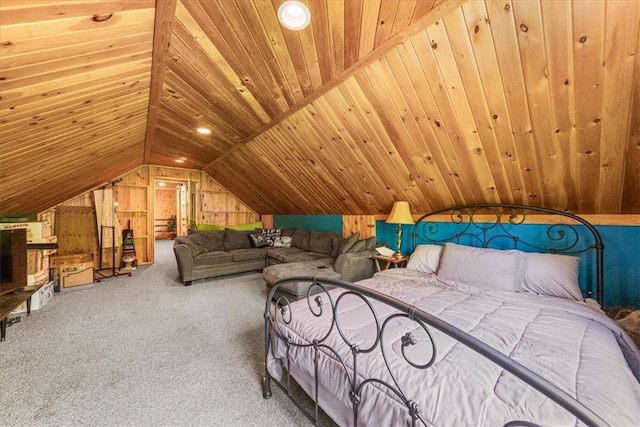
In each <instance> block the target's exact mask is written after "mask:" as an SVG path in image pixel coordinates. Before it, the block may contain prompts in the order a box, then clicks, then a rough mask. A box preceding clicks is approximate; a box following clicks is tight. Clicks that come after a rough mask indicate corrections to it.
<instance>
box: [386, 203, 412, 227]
mask: <svg viewBox="0 0 640 427" xmlns="http://www.w3.org/2000/svg"><path fill="white" fill-rule="evenodd" d="M387 222H388V223H391V224H414V223H415V221H414V220H413V217H412V216H411V209H409V202H394V203H393V208H392V209H391V213H390V214H389V218H387Z"/></svg>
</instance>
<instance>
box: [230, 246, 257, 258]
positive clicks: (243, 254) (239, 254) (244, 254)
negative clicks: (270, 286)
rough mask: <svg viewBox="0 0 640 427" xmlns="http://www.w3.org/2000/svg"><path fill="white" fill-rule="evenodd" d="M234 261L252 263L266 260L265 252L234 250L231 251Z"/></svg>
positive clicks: (252, 249)
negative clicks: (257, 260)
mask: <svg viewBox="0 0 640 427" xmlns="http://www.w3.org/2000/svg"><path fill="white" fill-rule="evenodd" d="M229 252H230V253H231V257H232V260H233V261H250V260H253V259H264V257H265V250H264V249H258V248H251V249H232V250H230V251H229Z"/></svg>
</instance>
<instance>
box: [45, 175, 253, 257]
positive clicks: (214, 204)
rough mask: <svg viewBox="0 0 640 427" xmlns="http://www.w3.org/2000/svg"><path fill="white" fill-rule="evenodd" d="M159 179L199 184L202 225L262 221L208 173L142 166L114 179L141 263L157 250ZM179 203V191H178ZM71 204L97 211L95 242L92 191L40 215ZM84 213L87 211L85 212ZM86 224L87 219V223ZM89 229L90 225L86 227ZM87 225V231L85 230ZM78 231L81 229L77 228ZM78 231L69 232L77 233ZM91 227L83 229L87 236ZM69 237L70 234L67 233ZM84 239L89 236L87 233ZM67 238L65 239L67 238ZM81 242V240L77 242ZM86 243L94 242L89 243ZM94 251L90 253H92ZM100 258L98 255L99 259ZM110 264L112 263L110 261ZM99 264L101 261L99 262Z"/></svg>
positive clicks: (122, 220) (123, 222)
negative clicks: (157, 186) (155, 212)
mask: <svg viewBox="0 0 640 427" xmlns="http://www.w3.org/2000/svg"><path fill="white" fill-rule="evenodd" d="M156 180H165V181H172V180H173V181H180V182H189V181H191V182H192V183H193V184H194V185H195V187H196V195H197V197H196V200H197V203H196V209H195V210H196V217H197V218H198V219H197V222H198V223H201V224H205V223H206V224H217V225H238V224H244V223H249V222H255V221H258V220H259V218H260V216H259V215H258V214H257V213H256V212H254V211H252V210H251V209H249V208H248V207H247V206H246V205H244V204H243V203H242V202H240V201H239V200H238V199H237V198H236V197H235V196H233V195H232V194H230V193H229V192H228V191H227V190H225V189H224V188H223V187H222V186H221V185H220V184H219V183H217V182H216V181H215V180H213V179H212V178H211V177H210V176H208V175H207V174H206V173H204V172H200V171H196V170H190V169H180V168H169V167H161V166H142V167H139V168H136V169H134V170H132V171H130V172H129V173H127V174H125V175H123V176H121V177H119V178H116V179H114V181H113V182H115V183H116V185H115V187H114V199H115V201H116V202H117V203H118V205H117V210H116V212H117V217H118V221H119V223H120V225H121V227H122V228H126V227H127V224H129V223H130V224H131V229H132V230H133V235H134V242H135V248H136V255H137V257H138V263H139V264H146V263H150V262H153V256H154V255H153V249H154V240H155V239H154V216H155V215H154V204H155V191H154V183H155V181H156ZM173 200H174V203H175V192H174V199H173ZM69 207H80V208H84V209H85V210H87V209H88V210H89V211H93V212H94V215H93V228H92V230H89V233H90V234H91V236H93V237H92V239H91V244H92V243H93V242H97V235H98V230H97V226H96V223H95V201H94V200H93V195H92V192H87V193H84V194H81V195H79V196H77V197H75V198H73V199H71V200H68V201H66V202H65V203H63V204H62V205H60V206H59V207H55V208H53V209H51V210H48V211H45V212H42V213H40V217H42V218H48V217H51V215H52V214H53V213H55V212H56V210H59V211H61V212H63V211H64V212H67V211H68V210H69V209H70V208H69ZM83 212H84V211H83ZM83 224H84V222H83ZM84 228H87V227H84ZM84 228H83V230H84ZM76 231H77V230H76ZM76 231H73V232H70V233H68V234H76V235H78V234H79V233H77V232H76ZM86 233H87V230H84V231H83V234H82V235H83V236H84V235H85V234H86ZM65 236H66V233H65ZM82 239H89V237H87V236H85V237H83V238H82ZM63 240H64V238H63ZM76 243H78V244H80V242H76ZM76 243H74V245H73V248H65V247H64V246H62V247H61V252H62V253H67V252H69V250H71V251H73V250H75V247H76V246H78V244H76ZM85 243H86V244H90V243H87V242H85ZM120 252H121V248H118V251H117V255H116V265H117V266H119V265H120V258H119V257H120ZM88 253H90V252H88ZM103 256H104V259H105V260H107V259H108V260H109V262H110V257H111V249H110V248H107V249H104V250H103ZM96 259H97V257H94V262H96ZM109 265H111V264H110V263H109ZM96 267H97V264H96Z"/></svg>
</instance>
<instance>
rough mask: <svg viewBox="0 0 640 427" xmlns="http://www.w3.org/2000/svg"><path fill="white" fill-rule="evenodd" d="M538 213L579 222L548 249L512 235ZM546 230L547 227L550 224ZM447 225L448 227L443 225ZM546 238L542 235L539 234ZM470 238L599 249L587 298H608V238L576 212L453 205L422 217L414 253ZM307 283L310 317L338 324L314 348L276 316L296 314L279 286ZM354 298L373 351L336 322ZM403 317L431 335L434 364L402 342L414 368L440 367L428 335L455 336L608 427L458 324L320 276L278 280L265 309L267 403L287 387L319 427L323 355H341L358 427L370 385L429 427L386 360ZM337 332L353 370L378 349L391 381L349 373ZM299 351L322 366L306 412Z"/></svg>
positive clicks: (554, 237)
mask: <svg viewBox="0 0 640 427" xmlns="http://www.w3.org/2000/svg"><path fill="white" fill-rule="evenodd" d="M527 211H533V212H536V213H543V214H551V215H560V216H562V217H566V218H569V219H571V220H572V222H573V224H566V223H558V224H552V225H548V226H547V228H546V231H545V233H544V234H546V239H547V240H548V241H549V243H548V244H546V245H543V244H541V243H539V242H537V241H531V239H529V240H524V239H522V238H520V237H519V236H517V235H516V234H515V233H514V231H513V230H512V228H513V226H518V225H522V224H524V223H526V212H527ZM447 212H448V213H450V222H448V223H449V224H453V225H452V227H454V228H455V230H454V231H453V232H451V231H450V230H440V228H441V227H440V226H439V225H438V224H439V222H438V221H437V219H436V220H434V219H433V218H432V217H433V216H435V215H441V214H445V213H447ZM487 215H489V220H487V219H486V218H487ZM580 225H584V226H585V227H586V230H587V231H588V234H587V236H588V237H587V238H586V240H588V241H587V243H586V244H585V243H584V242H582V241H581V239H580V237H581V235H582V234H585V233H581V230H579V229H578V228H577V226H580ZM543 227H544V225H543ZM444 228H447V227H444ZM443 231H444V232H446V233H447V236H445V237H443V238H438V237H437V234H438V233H439V232H443ZM538 237H540V236H538ZM468 240H471V241H473V242H474V243H475V244H474V246H481V247H495V248H498V249H505V248H509V249H511V248H516V249H526V248H529V249H535V250H536V252H550V253H564V254H579V255H584V254H586V253H589V251H591V250H593V251H595V253H596V262H595V270H596V274H595V282H596V283H595V288H596V291H595V292H593V290H592V288H588V289H586V290H584V292H585V294H586V295H588V296H594V295H595V296H596V297H597V300H598V301H599V302H600V304H602V300H603V273H602V267H603V263H602V262H603V253H602V252H603V249H604V245H603V244H602V239H601V238H600V235H599V233H598V231H597V230H596V229H595V227H593V225H592V224H590V223H589V222H588V221H586V220H584V219H583V218H580V217H578V216H576V215H573V214H570V213H567V212H561V211H556V210H553V209H547V208H539V207H531V206H523V205H505V204H477V205H467V206H455V207H452V208H447V209H441V210H437V211H434V212H431V213H428V214H426V215H423V216H422V217H421V218H420V219H419V220H418V221H417V222H416V224H415V226H414V229H413V245H414V248H415V246H416V245H418V244H420V243H432V244H442V243H445V242H451V241H452V242H457V243H461V242H464V244H469V243H467V242H466V241H468ZM505 245H506V247H505ZM301 281H306V282H309V283H310V284H311V286H310V287H309V290H308V291H307V298H306V300H307V305H308V309H309V310H310V312H311V313H312V314H313V315H314V316H315V317H320V316H322V315H323V313H325V311H327V312H328V314H329V315H330V316H331V318H330V319H331V325H330V327H329V329H328V330H327V332H326V334H325V335H324V336H323V337H322V338H321V339H316V340H314V341H313V342H312V343H308V344H302V345H301V344H298V343H294V342H293V341H292V340H291V338H290V337H286V336H283V335H281V334H280V332H279V331H278V328H276V327H275V326H274V324H275V322H276V318H277V317H278V316H277V312H278V311H279V312H280V319H279V321H280V322H284V323H285V324H287V325H288V324H290V323H291V322H292V311H291V310H289V307H288V306H289V303H290V302H289V301H288V300H287V299H286V297H281V298H279V299H277V300H276V301H272V299H273V298H274V294H275V293H276V291H277V289H278V288H279V287H280V286H284V285H286V284H287V283H292V282H301ZM332 288H341V289H342V290H343V291H344V292H343V293H342V294H339V295H332V293H329V290H330V289H332ZM318 293H321V294H324V295H325V296H327V297H328V301H329V307H326V306H324V305H323V304H324V303H323V299H322V298H320V297H319V295H317V294H318ZM347 296H355V297H357V298H360V299H362V301H364V302H365V304H366V306H367V307H368V308H369V310H370V311H371V313H372V315H373V318H374V319H375V323H376V331H375V340H374V342H373V344H372V345H371V346H370V347H368V348H360V347H359V346H358V345H357V344H355V343H352V342H350V340H349V339H348V337H347V336H346V335H345V334H344V333H343V330H342V328H341V325H340V321H339V319H338V317H337V315H336V314H337V313H338V312H339V307H340V304H341V301H343V299H344V298H345V297H347ZM371 300H375V301H379V302H382V303H384V304H387V305H388V306H391V307H393V308H394V309H396V310H397V311H398V312H397V313H395V314H392V315H391V316H389V317H388V318H386V319H384V320H381V319H380V317H379V316H378V315H377V314H376V311H375V309H374V307H373V305H372V303H371ZM397 318H406V319H409V320H411V321H413V322H415V323H416V324H417V325H418V326H419V327H420V328H421V329H422V330H424V331H425V332H426V336H427V337H428V340H429V341H430V342H428V343H427V345H430V350H431V355H432V356H431V359H430V360H429V361H428V362H426V363H422V362H417V361H415V360H412V358H411V357H410V356H409V355H408V354H407V353H405V350H406V349H408V348H409V347H411V346H414V345H416V344H417V338H416V337H415V336H414V335H413V334H411V333H410V332H407V333H406V334H405V335H404V336H402V337H401V343H402V348H401V349H402V355H403V357H404V359H405V360H406V362H407V363H408V364H410V365H411V366H413V367H414V368H415V369H428V368H429V367H430V366H431V364H432V363H433V362H434V360H435V358H436V352H437V348H436V345H435V342H434V340H433V338H432V336H431V333H430V332H429V329H430V328H435V329H437V330H439V331H441V332H443V333H445V334H446V335H448V336H450V337H452V338H453V339H455V340H457V341H459V342H460V343H462V344H464V345H465V346H467V347H469V348H470V349H472V350H473V351H475V352H477V353H479V354H481V355H482V356H484V357H486V358H487V359H489V360H490V361H492V362H493V363H495V364H497V365H499V366H500V367H502V368H503V369H504V370H506V371H508V372H510V373H511V374H513V375H515V376H516V377H518V378H519V379H520V380H522V381H524V382H525V383H527V384H528V385H530V386H531V387H533V388H535V389H536V390H538V391H539V392H541V393H543V394H544V395H545V396H547V397H548V398H550V399H551V400H553V401H554V402H556V403H557V404H558V405H560V406H562V407H563V408H564V409H566V410H567V411H569V412H570V413H571V414H573V415H574V416H575V417H577V418H578V419H579V420H580V421H582V422H583V423H585V424H586V425H588V426H606V425H607V423H606V422H605V421H604V420H602V419H601V418H600V417H599V416H598V415H596V414H595V413H594V412H593V411H591V410H590V409H589V408H587V407H586V406H584V405H583V404H581V403H580V402H579V401H577V400H576V399H574V398H573V397H571V396H570V395H569V394H567V393H566V392H564V391H563V390H561V389H559V388H558V387H556V386H554V385H553V384H551V383H550V382H549V381H547V380H545V379H544V378H542V377H541V376H540V375H538V374H536V373H535V372H533V371H531V370H530V369H528V368H526V367H525V366H523V365H521V364H520V363H518V362H516V361H515V360H513V359H511V358H509V357H508V356H505V355H504V354H502V353H500V352H499V351H497V350H495V349H494V348H493V347H491V346H489V345H487V344H485V343H484V342H482V341H480V340H478V339H477V338H475V337H473V336H471V335H469V334H467V333H466V332H463V331H462V330H460V329H458V328H457V327H455V326H453V325H451V324H449V323H447V322H445V321H443V320H441V319H439V318H437V317H435V316H433V315H431V314H429V313H427V312H425V311H423V310H421V309H419V308H417V307H415V306H413V305H409V304H406V303H405V302H403V301H400V300H398V299H396V298H393V297H391V296H388V295H385V294H383V293H380V292H377V291H374V290H372V289H369V288H366V287H363V286H360V285H357V284H353V283H347V282H343V281H338V280H330V279H322V278H317V277H310V276H308V277H293V278H289V279H285V280H282V281H280V282H278V283H276V284H275V285H274V286H273V288H272V289H271V292H270V293H269V295H268V297H267V300H266V304H265V312H264V319H265V331H264V332H265V375H264V377H263V379H262V392H263V397H264V398H265V399H268V398H270V397H271V395H272V393H271V382H272V381H273V382H274V383H276V385H278V386H279V388H281V389H282V390H283V391H284V392H285V394H286V395H287V396H289V397H290V398H291V399H292V400H293V401H294V403H295V404H296V405H297V406H298V407H299V408H300V409H301V410H302V412H303V413H304V414H305V415H306V416H307V417H308V418H309V419H310V420H311V421H312V422H313V423H314V424H317V423H318V421H319V409H320V408H319V404H318V393H319V384H318V376H317V372H318V354H319V352H329V353H331V354H332V356H333V357H335V358H336V359H337V360H338V361H339V363H341V364H342V366H343V369H344V372H345V375H346V377H347V381H348V386H349V395H350V400H351V405H352V408H353V425H358V419H359V408H360V406H361V405H360V403H361V402H362V400H363V399H365V398H366V394H365V393H364V391H365V389H366V387H367V386H370V385H377V386H378V387H382V388H386V389H387V390H388V391H390V392H391V393H392V394H394V395H395V396H397V398H398V399H399V400H400V401H401V402H403V403H404V405H405V406H406V408H407V413H408V415H409V417H410V419H411V425H412V426H415V425H417V424H422V425H428V424H427V422H426V420H425V419H424V418H423V417H422V415H421V412H420V408H419V407H418V405H417V403H416V402H414V401H413V400H412V399H411V397H410V396H408V395H407V394H406V393H405V391H404V390H403V388H402V387H401V385H400V383H399V382H398V380H397V379H396V376H395V375H394V374H393V372H392V370H391V368H390V366H389V364H388V362H387V356H386V354H385V349H384V346H383V345H382V343H383V338H384V333H385V329H386V326H387V325H388V324H389V321H391V320H393V319H397ZM334 331H336V332H337V333H338V334H339V336H340V337H341V338H342V341H343V342H342V343H340V344H344V345H345V346H347V348H349V349H350V353H351V355H350V357H351V358H352V363H353V365H352V366H354V369H355V368H357V367H358V366H359V365H358V359H359V358H360V357H362V356H363V355H365V354H368V353H371V352H372V351H374V350H378V349H379V350H380V351H381V354H382V357H383V359H384V363H385V366H386V369H387V372H388V374H389V375H390V378H391V379H392V381H391V382H389V381H386V380H384V379H380V378H367V377H366V376H364V377H363V376H362V375H361V373H358V372H357V370H356V371H355V372H354V371H353V370H351V369H350V368H347V365H346V362H345V360H343V359H342V358H341V356H340V355H339V353H338V352H337V351H336V350H335V349H334V348H332V347H330V346H328V345H327V344H326V341H327V338H328V337H329V336H330V335H331V334H332V332H334ZM274 335H277V336H278V337H279V338H280V339H282V340H284V341H285V342H286V346H287V362H286V363H287V366H286V367H285V372H284V374H283V378H282V380H281V381H278V380H277V379H275V378H273V377H271V375H270V374H269V372H268V369H267V360H268V356H269V348H270V345H271V340H272V337H273V336H274ZM294 347H297V348H306V349H308V350H309V351H310V352H312V355H313V356H314V365H315V373H316V375H315V378H314V382H315V384H314V385H313V388H314V389H313V390H307V393H308V394H309V395H310V397H311V399H312V400H313V402H314V403H313V410H312V411H308V410H307V409H305V407H304V406H303V405H302V404H301V403H300V402H298V401H297V399H296V398H295V397H294V395H293V392H292V384H291V374H290V360H289V357H288V356H289V352H290V349H292V348H294ZM534 425H536V424H534V423H531V422H529V421H526V420H513V421H510V422H508V423H506V424H505V426H509V427H512V426H534Z"/></svg>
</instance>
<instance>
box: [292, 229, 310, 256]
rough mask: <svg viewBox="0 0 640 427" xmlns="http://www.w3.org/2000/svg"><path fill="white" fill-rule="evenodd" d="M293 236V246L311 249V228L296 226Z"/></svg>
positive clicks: (305, 249)
mask: <svg viewBox="0 0 640 427" xmlns="http://www.w3.org/2000/svg"><path fill="white" fill-rule="evenodd" d="M291 237H292V239H291V246H292V247H294V248H299V249H302V250H303V251H308V250H309V230H306V229H304V228H296V229H295V230H294V232H293V236H291Z"/></svg>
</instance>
